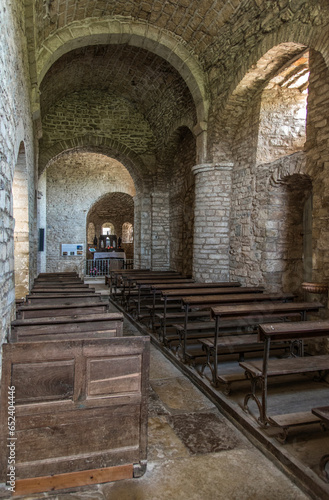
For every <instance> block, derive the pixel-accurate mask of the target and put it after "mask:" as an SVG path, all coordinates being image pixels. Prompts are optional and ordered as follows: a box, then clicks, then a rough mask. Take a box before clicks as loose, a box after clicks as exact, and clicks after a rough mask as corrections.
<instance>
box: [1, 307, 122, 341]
mask: <svg viewBox="0 0 329 500" xmlns="http://www.w3.org/2000/svg"><path fill="white" fill-rule="evenodd" d="M68 336H69V337H70V338H74V339H82V338H98V337H102V338H104V337H105V336H108V337H122V336H123V314H122V313H103V314H84V315H75V316H48V317H46V318H31V319H22V320H15V321H12V323H11V331H10V337H9V342H36V341H46V340H52V339H56V340H66V339H67V338H68Z"/></svg>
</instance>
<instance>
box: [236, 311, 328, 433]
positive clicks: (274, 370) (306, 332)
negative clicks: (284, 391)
mask: <svg viewBox="0 0 329 500" xmlns="http://www.w3.org/2000/svg"><path fill="white" fill-rule="evenodd" d="M328 336H329V321H324V320H323V321H304V322H300V321H298V322H294V323H277V324H264V325H263V324H260V325H259V333H258V340H259V341H260V342H263V343H264V354H263V359H261V360H255V361H249V362H242V363H240V366H241V367H242V368H243V369H244V370H245V372H246V376H247V377H248V378H249V379H250V381H251V392H250V393H249V394H247V395H246V396H245V399H244V409H245V411H248V402H249V400H250V399H252V400H253V401H255V402H256V404H257V406H258V409H259V419H258V421H259V423H260V424H261V425H262V426H266V425H267V424H270V425H274V426H276V427H280V428H281V430H282V433H281V434H280V435H279V439H281V440H282V441H284V440H285V439H286V436H287V434H288V430H289V428H290V427H293V426H298V425H306V424H311V423H314V422H318V421H319V418H318V417H316V416H315V415H314V414H313V413H312V411H311V408H310V410H309V412H302V413H301V414H299V413H292V414H282V415H274V416H268V414H267V413H268V412H267V406H268V405H267V392H268V378H269V377H275V376H285V375H296V374H306V373H313V372H319V373H320V374H322V373H323V372H326V371H327V370H329V355H328V354H324V355H316V356H292V357H289V358H286V359H270V357H269V352H270V346H271V342H275V341H281V342H282V341H285V342H296V341H298V342H301V341H303V340H304V339H314V338H322V337H328ZM259 382H260V383H261V396H260V397H258V395H257V384H258V383H259Z"/></svg>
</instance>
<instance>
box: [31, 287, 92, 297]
mask: <svg viewBox="0 0 329 500" xmlns="http://www.w3.org/2000/svg"><path fill="white" fill-rule="evenodd" d="M95 291H96V290H95V288H91V287H78V288H70V287H50V288H43V287H41V288H32V290H31V291H30V294H29V295H35V294H37V295H39V294H43V295H53V294H66V295H70V294H82V295H86V294H89V293H95Z"/></svg>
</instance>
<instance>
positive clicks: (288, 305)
mask: <svg viewBox="0 0 329 500" xmlns="http://www.w3.org/2000/svg"><path fill="white" fill-rule="evenodd" d="M323 307H324V306H323V304H321V303H320V302H282V303H279V302H271V303H253V304H251V303H249V304H236V305H225V306H224V305H222V306H215V307H212V308H211V314H212V317H213V318H214V319H215V336H214V338H213V339H205V340H203V339H200V343H201V344H202V346H203V348H204V350H205V351H206V354H207V364H208V366H209V368H210V369H211V372H212V383H213V385H214V386H215V387H218V385H219V384H224V386H225V387H226V389H225V390H226V391H227V392H229V388H230V385H231V384H232V382H236V381H239V380H245V374H244V372H243V371H242V370H239V371H238V372H237V373H233V374H224V373H223V374H220V375H219V374H218V366H217V360H218V349H219V348H220V341H221V335H220V331H221V328H220V324H221V322H222V321H223V320H239V322H244V324H245V326H246V327H252V328H255V327H256V326H258V325H259V324H261V323H264V322H266V321H269V322H271V321H273V319H275V321H279V320H280V319H281V321H285V320H286V319H288V320H289V319H293V320H296V318H298V319H302V320H303V321H305V320H306V316H307V313H308V312H318V311H319V309H321V308H323ZM289 324H290V323H289ZM242 337H243V336H242ZM235 341H236V342H237V343H239V347H240V348H243V338H242V344H241V343H240V341H239V338H238V337H235ZM248 345H250V344H248ZM237 346H238V344H237ZM255 347H256V348H257V350H258V348H259V344H258V338H256V337H255ZM211 358H212V359H213V360H214V363H213V365H211V363H210V359H211Z"/></svg>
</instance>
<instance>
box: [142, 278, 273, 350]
mask: <svg viewBox="0 0 329 500" xmlns="http://www.w3.org/2000/svg"><path fill="white" fill-rule="evenodd" d="M247 290H248V293H261V292H262V291H263V287H224V286H220V287H216V288H211V287H209V288H207V287H205V288H201V289H200V288H195V289H193V288H192V289H171V290H161V296H162V299H163V313H162V314H161V313H158V314H157V315H156V317H157V318H158V319H159V320H161V321H162V324H163V328H162V332H160V335H161V334H162V341H163V342H164V339H165V336H166V326H167V325H166V317H167V304H168V302H173V301H174V302H177V301H179V302H181V303H182V308H184V312H182V317H184V318H185V322H187V319H186V318H187V317H188V313H189V307H186V306H185V302H186V301H185V299H186V298H188V299H189V298H191V300H195V302H200V301H203V300H206V298H209V304H216V303H217V302H218V300H219V299H221V298H222V297H223V296H225V295H227V296H228V295H231V294H237V295H240V294H244V293H246V291H247ZM203 297H204V298H205V299H203ZM228 300H229V299H228ZM196 307H198V308H199V309H201V308H202V305H201V306H196ZM153 325H154V319H153V323H152V327H153Z"/></svg>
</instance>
